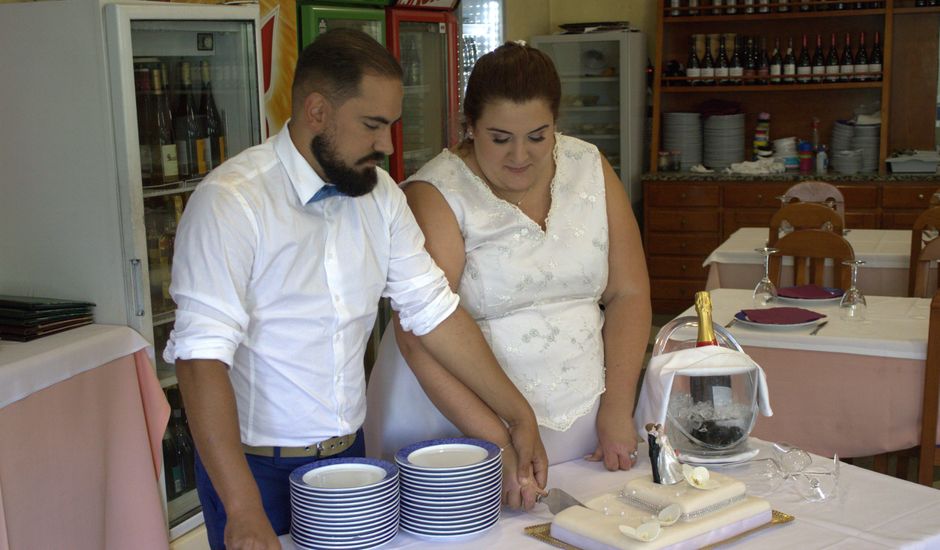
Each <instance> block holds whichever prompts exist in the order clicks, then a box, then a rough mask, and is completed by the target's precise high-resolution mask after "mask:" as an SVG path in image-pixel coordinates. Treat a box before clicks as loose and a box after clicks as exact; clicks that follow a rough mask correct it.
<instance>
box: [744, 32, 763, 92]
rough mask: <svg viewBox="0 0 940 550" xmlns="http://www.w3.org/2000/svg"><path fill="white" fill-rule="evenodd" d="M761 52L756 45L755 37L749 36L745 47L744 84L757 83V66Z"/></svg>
mask: <svg viewBox="0 0 940 550" xmlns="http://www.w3.org/2000/svg"><path fill="white" fill-rule="evenodd" d="M759 55H760V52H758V51H757V49H756V48H755V47H754V38H752V37H750V36H749V37H747V45H746V46H745V49H744V84H757V81H756V78H757V66H758V64H759V61H758V57H759Z"/></svg>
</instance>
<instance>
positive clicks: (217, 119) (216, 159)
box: [199, 61, 225, 170]
mask: <svg viewBox="0 0 940 550" xmlns="http://www.w3.org/2000/svg"><path fill="white" fill-rule="evenodd" d="M200 69H201V70H202V101H201V102H200V104H199V112H200V113H201V115H202V116H203V117H205V121H206V138H207V139H208V140H209V149H210V151H207V154H206V164H207V165H208V168H209V169H210V170H211V169H213V168H215V167H217V166H218V165H220V164H222V163H223V162H225V126H224V125H223V124H222V117H221V116H219V110H218V108H216V106H215V97H214V96H213V95H212V80H211V76H210V74H209V62H208V61H203V62H202V63H201V65H200Z"/></svg>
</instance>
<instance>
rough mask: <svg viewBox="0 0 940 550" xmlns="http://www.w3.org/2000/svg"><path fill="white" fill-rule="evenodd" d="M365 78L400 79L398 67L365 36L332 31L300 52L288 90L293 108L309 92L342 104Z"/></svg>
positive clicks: (352, 94) (387, 53)
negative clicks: (371, 76)
mask: <svg viewBox="0 0 940 550" xmlns="http://www.w3.org/2000/svg"><path fill="white" fill-rule="evenodd" d="M364 74H371V75H375V76H380V77H389V78H398V79H401V78H402V71H401V65H399V64H398V61H397V60H395V58H394V57H393V56H392V54H391V53H389V51H388V50H386V49H385V47H384V46H382V45H381V44H379V43H378V42H376V41H375V39H374V38H372V37H371V36H369V35H368V34H366V33H364V32H362V31H357V30H354V29H333V30H330V31H327V32H325V33H323V34H321V35H320V36H319V37H317V39H316V40H314V41H313V42H312V43H311V44H310V45H308V46H307V47H306V48H304V49H303V51H302V52H300V56H299V57H298V59H297V68H296V69H295V70H294V85H293V88H292V89H291V95H292V101H293V104H294V105H295V106H297V105H300V104H301V103H303V101H304V99H305V98H306V97H307V96H308V95H310V93H311V92H318V93H321V94H323V95H324V96H325V97H326V98H327V99H328V100H329V101H330V102H331V103H333V104H342V103H343V102H344V101H346V100H347V99H350V98H352V97H355V96H357V95H358V94H359V85H360V83H361V82H362V76H363V75H364Z"/></svg>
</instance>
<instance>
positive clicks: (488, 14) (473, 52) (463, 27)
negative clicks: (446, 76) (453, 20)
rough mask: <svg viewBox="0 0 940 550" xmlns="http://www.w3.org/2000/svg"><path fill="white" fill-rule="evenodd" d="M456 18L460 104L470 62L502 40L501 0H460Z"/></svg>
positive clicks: (470, 66) (471, 67) (496, 45)
mask: <svg viewBox="0 0 940 550" xmlns="http://www.w3.org/2000/svg"><path fill="white" fill-rule="evenodd" d="M457 20H458V22H459V25H460V36H458V37H457V48H458V54H457V62H458V67H459V68H458V76H457V79H458V84H457V86H458V88H457V104H458V105H461V106H462V105H463V94H464V91H465V90H466V89H467V79H468V78H470V71H472V70H473V64H474V63H476V62H477V59H480V57H481V56H482V55H483V54H486V53H489V52H491V51H493V50H495V49H496V48H498V47H499V46H500V44H502V43H503V41H504V39H503V0H461V1H460V3H459V4H458V5H457Z"/></svg>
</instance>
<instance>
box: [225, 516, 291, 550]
mask: <svg viewBox="0 0 940 550" xmlns="http://www.w3.org/2000/svg"><path fill="white" fill-rule="evenodd" d="M227 516H228V517H227V519H226V521H225V537H224V538H225V547H226V548H228V549H229V550H281V543H280V542H279V541H278V540H277V535H275V534H274V529H273V528H272V527H271V522H269V521H268V517H267V515H265V513H264V509H261V510H246V511H243V512H235V513H229V514H227Z"/></svg>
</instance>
